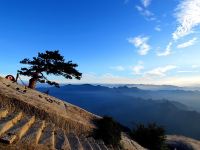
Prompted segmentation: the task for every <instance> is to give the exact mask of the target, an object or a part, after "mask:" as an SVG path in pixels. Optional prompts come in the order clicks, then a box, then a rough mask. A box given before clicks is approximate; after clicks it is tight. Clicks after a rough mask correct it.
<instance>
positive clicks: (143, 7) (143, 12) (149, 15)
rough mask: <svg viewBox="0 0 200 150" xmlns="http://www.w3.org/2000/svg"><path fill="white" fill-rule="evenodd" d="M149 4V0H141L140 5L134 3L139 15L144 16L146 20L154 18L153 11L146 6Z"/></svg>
mask: <svg viewBox="0 0 200 150" xmlns="http://www.w3.org/2000/svg"><path fill="white" fill-rule="evenodd" d="M150 4H151V0H141V5H136V9H137V10H138V11H139V13H140V14H141V15H143V16H144V17H145V19H146V20H148V21H153V20H156V17H155V15H154V13H152V12H151V11H150V10H149V9H148V6H149V5H150Z"/></svg>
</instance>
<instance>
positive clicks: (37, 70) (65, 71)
mask: <svg viewBox="0 0 200 150" xmlns="http://www.w3.org/2000/svg"><path fill="white" fill-rule="evenodd" d="M20 63H21V64H25V65H30V67H29V68H21V70H18V73H19V74H20V75H24V76H28V77H31V79H30V80H29V88H32V89H35V87H36V83H37V82H40V83H48V84H50V85H54V86H56V87H59V84H58V83H56V82H54V81H50V80H48V79H47V77H46V76H45V75H55V76H63V77H65V78H66V79H73V78H75V79H78V80H80V79H81V76H82V73H80V72H79V71H77V70H76V67H78V65H77V64H75V63H72V61H67V62H65V59H64V57H63V56H62V55H60V53H59V51H58V50H56V51H46V52H45V53H38V56H37V57H33V59H32V60H30V59H28V58H25V59H23V60H22V61H20Z"/></svg>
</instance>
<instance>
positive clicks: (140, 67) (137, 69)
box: [132, 61, 144, 75]
mask: <svg viewBox="0 0 200 150" xmlns="http://www.w3.org/2000/svg"><path fill="white" fill-rule="evenodd" d="M143 69H144V65H143V62H142V61H139V62H138V64H137V65H136V66H133V67H132V71H133V74H136V75H140V74H141V71H142V70H143Z"/></svg>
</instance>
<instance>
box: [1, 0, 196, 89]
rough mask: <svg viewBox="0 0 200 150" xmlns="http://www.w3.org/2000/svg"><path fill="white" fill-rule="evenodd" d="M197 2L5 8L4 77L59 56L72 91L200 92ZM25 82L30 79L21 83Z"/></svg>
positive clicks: (78, 2) (112, 1)
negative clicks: (174, 88) (29, 61)
mask: <svg viewBox="0 0 200 150" xmlns="http://www.w3.org/2000/svg"><path fill="white" fill-rule="evenodd" d="M199 10H200V1H199V0H170V1H167V2H165V3H164V2H163V1H161V0H84V1H83V0H29V1H25V0H18V1H16V0H10V1H6V0H2V1H1V2H0V19H1V20H0V49H1V55H0V74H1V75H6V74H16V70H17V69H19V68H20V67H21V65H20V64H19V61H20V60H21V59H23V58H26V57H28V58H31V57H33V56H35V55H37V53H38V52H43V51H45V50H57V49H58V50H60V52H61V54H62V55H64V56H65V58H66V59H67V60H73V61H74V62H76V63H78V64H79V67H78V70H79V71H80V72H82V73H83V78H82V80H81V81H75V80H72V81H69V80H63V78H54V77H51V78H52V79H54V80H57V81H60V82H66V83H68V82H73V83H144V84H174V85H198V84H200V72H199V71H200V59H199V56H200V42H199V40H200V39H199V38H200V32H199V31H200V30H199V29H200V11H199ZM24 79H26V78H24Z"/></svg>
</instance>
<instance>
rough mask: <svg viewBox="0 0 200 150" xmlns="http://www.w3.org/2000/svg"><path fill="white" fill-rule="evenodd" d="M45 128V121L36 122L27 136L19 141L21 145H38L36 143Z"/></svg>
mask: <svg viewBox="0 0 200 150" xmlns="http://www.w3.org/2000/svg"><path fill="white" fill-rule="evenodd" d="M44 127H45V121H44V120H43V121H41V120H37V121H36V122H35V123H34V124H33V126H32V127H31V128H30V130H29V131H28V132H27V134H26V135H25V136H24V137H23V138H22V139H21V141H20V142H21V143H31V144H38V141H39V139H40V137H41V135H42V131H43V129H44Z"/></svg>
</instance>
